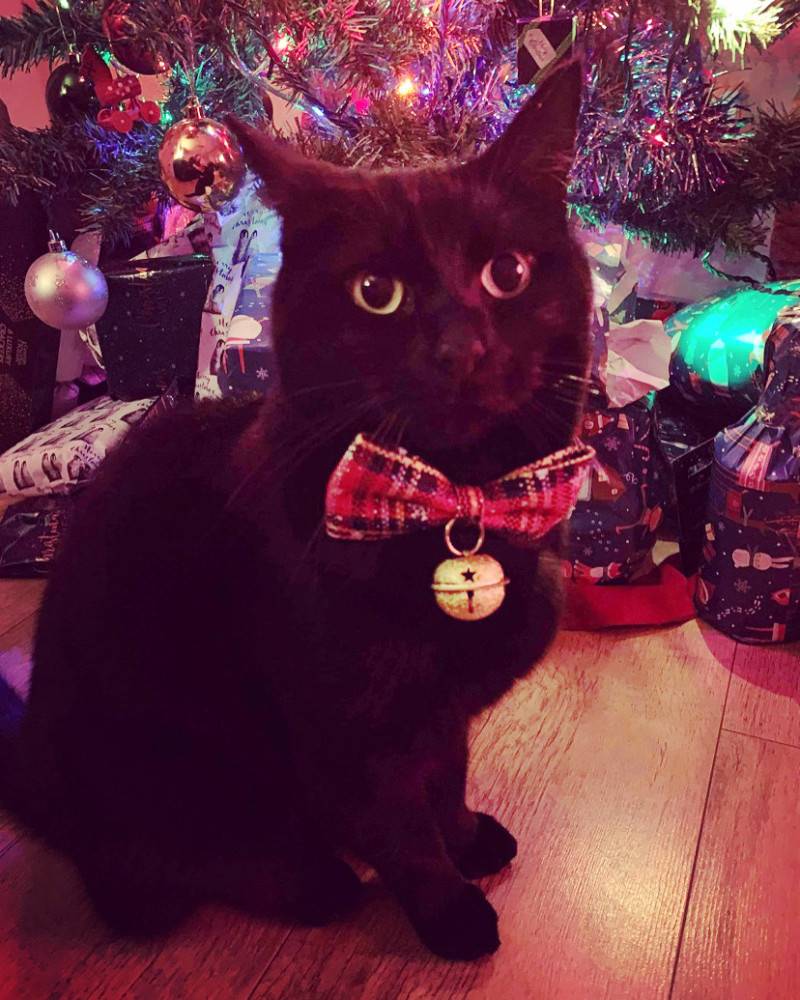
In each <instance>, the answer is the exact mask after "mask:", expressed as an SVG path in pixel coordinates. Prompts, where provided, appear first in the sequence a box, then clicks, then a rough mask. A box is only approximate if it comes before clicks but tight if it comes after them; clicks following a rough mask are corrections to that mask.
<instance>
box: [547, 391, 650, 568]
mask: <svg viewBox="0 0 800 1000" xmlns="http://www.w3.org/2000/svg"><path fill="white" fill-rule="evenodd" d="M581 437H582V439H583V440H584V441H586V443H587V444H590V445H591V446H592V447H593V448H594V449H595V452H596V456H595V460H594V462H593V464H592V470H591V473H590V475H589V476H587V477H586V481H585V483H584V487H583V490H582V492H581V494H580V495H579V497H578V502H577V504H576V506H575V510H574V512H573V515H572V518H571V519H570V551H569V558H568V559H567V560H565V561H564V564H563V570H564V575H565V576H566V577H568V578H569V579H572V580H574V581H576V582H581V583H598V584H614V583H627V582H629V581H630V580H632V579H635V578H636V577H638V576H641V575H643V574H644V573H646V572H647V570H648V569H649V568H650V567H651V565H652V558H651V557H652V550H653V546H654V545H655V542H656V537H657V531H658V526H659V524H660V522H661V517H662V513H663V507H664V493H663V479H662V475H661V467H660V463H659V461H658V455H657V452H656V450H655V448H654V439H653V416H652V412H651V410H650V407H649V406H648V403H647V401H646V400H644V399H641V400H638V401H637V402H635V403H629V404H628V405H626V406H624V407H621V408H610V407H609V408H604V409H590V410H589V411H587V413H586V414H585V415H584V419H583V426H582V430H581Z"/></svg>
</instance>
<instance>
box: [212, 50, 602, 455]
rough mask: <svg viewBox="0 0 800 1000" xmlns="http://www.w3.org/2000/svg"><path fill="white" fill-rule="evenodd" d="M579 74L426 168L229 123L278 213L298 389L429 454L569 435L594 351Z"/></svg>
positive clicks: (307, 401)
mask: <svg viewBox="0 0 800 1000" xmlns="http://www.w3.org/2000/svg"><path fill="white" fill-rule="evenodd" d="M580 87H581V71H580V67H579V65H577V64H573V65H570V66H568V67H567V68H565V69H563V70H561V71H559V72H557V73H555V74H553V75H552V76H551V77H550V79H549V80H547V81H546V82H545V83H544V84H543V85H542V86H541V87H540V88H539V90H538V91H537V92H536V94H535V95H534V96H533V97H532V98H531V99H530V100H529V101H528V103H527V104H526V105H525V107H523V109H522V110H521V111H520V112H519V114H518V115H517V117H516V118H515V120H514V121H513V122H512V123H511V125H510V126H509V127H508V129H507V130H506V132H505V134H504V135H503V136H502V137H501V138H500V139H499V140H497V141H496V142H495V143H494V144H493V145H492V146H490V147H489V148H488V149H487V150H486V151H485V152H484V153H483V154H482V155H481V156H479V157H478V158H476V159H475V160H473V161H471V162H469V163H466V164H463V165H453V166H444V167H441V168H431V169H421V170H413V171H390V172H368V171H359V170H350V169H344V168H339V167H334V166H332V165H330V164H325V163H319V162H316V161H313V160H310V159H307V158H305V157H303V156H302V155H300V153H298V152H297V151H296V150H294V149H293V148H291V147H290V146H287V145H285V144H281V143H279V142H276V141H275V140H273V139H271V138H269V137H267V136H265V135H263V134H262V133H260V132H258V131H256V130H255V129H252V128H249V127H247V126H243V125H241V124H238V123H232V125H233V127H234V129H235V131H236V132H237V133H238V135H239V137H240V138H241V140H242V143H243V145H244V148H245V152H246V156H247V159H248V161H249V164H250V166H251V167H252V168H253V169H254V170H255V171H257V172H258V174H259V175H260V176H261V178H262V180H263V197H264V199H265V200H266V201H267V202H268V203H269V204H271V205H273V206H274V207H275V208H276V209H277V210H278V212H279V213H280V215H281V216H282V219H283V238H282V247H283V266H282V269H281V272H280V275H279V277H278V280H277V284H276V287H275V296H274V306H273V310H274V311H273V324H274V335H275V341H276V348H277V351H278V358H279V366H280V374H281V382H282V386H283V390H284V393H285V395H286V396H287V398H288V399H289V400H293V401H294V403H293V405H296V406H298V407H303V408H304V409H306V410H307V411H308V412H309V413H311V414H313V415H318V414H319V413H320V410H321V409H327V410H330V409H331V408H335V409H338V410H339V411H340V412H341V413H342V414H343V418H344V416H346V413H347V411H348V408H352V411H353V413H354V414H358V416H354V427H356V428H357V429H359V430H363V431H365V432H376V431H380V430H381V429H383V430H384V432H386V433H387V436H388V437H391V435H392V434H396V433H398V431H399V429H401V428H402V429H404V436H403V443H404V444H406V445H407V446H408V447H409V448H413V449H416V450H420V451H422V452H423V454H426V455H428V456H433V455H434V454H438V453H440V452H443V451H444V452H447V451H448V450H462V451H463V450H465V449H467V450H475V449H476V448H481V447H487V446H488V444H489V443H490V442H493V443H494V444H496V443H497V442H499V441H501V440H502V441H505V442H508V441H509V440H511V439H516V438H518V439H519V440H520V442H521V450H522V451H524V452H525V455H524V457H525V458H526V460H527V459H529V458H532V457H534V456H535V454H536V453H539V454H544V453H546V452H548V451H551V450H554V449H555V448H558V447H561V446H562V445H564V444H565V443H566V442H567V440H568V439H569V437H570V435H571V433H572V431H573V429H574V425H575V421H576V419H577V415H578V411H579V408H580V405H581V401H582V389H583V382H584V376H585V372H586V365H587V358H588V316H589V302H590V297H589V277H588V269H587V266H586V263H585V260H584V258H583V256H582V253H581V251H580V250H579V249H578V247H577V246H576V244H575V243H574V242H573V240H572V238H571V236H570V234H569V231H568V226H567V212H566V206H565V191H566V183H567V172H568V170H569V166H570V163H571V160H572V153H573V146H574V141H575V129H576V120H577V116H578V109H579V105H580ZM360 406H363V413H362V412H360V411H359V407H360ZM494 444H493V445H492V446H494Z"/></svg>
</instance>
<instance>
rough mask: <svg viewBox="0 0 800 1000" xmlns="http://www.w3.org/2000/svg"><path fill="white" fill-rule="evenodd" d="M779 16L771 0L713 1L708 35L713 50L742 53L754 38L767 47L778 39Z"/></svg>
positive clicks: (775, 5)
mask: <svg viewBox="0 0 800 1000" xmlns="http://www.w3.org/2000/svg"><path fill="white" fill-rule="evenodd" d="M781 14H782V9H781V5H780V4H779V3H775V2H773V0H713V2H712V5H711V20H710V22H709V26H708V35H709V38H710V39H711V42H712V44H713V46H714V47H715V48H717V49H720V48H726V49H728V50H729V51H730V52H732V53H734V54H742V53H743V52H744V49H745V46H746V45H747V43H748V42H750V41H752V39H754V38H755V39H757V40H758V41H759V42H761V44H762V45H769V43H770V42H772V41H774V40H775V39H776V38H777V37H778V35H779V34H780V31H781V28H780V23H781Z"/></svg>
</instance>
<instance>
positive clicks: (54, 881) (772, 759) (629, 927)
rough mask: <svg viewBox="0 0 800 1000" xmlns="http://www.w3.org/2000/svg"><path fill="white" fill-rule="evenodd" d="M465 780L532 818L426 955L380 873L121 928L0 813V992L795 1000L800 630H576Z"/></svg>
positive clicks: (25, 641)
mask: <svg viewBox="0 0 800 1000" xmlns="http://www.w3.org/2000/svg"><path fill="white" fill-rule="evenodd" d="M39 594H40V585H39V584H38V583H36V582H30V581H0V672H1V673H2V674H3V675H4V676H6V677H7V678H9V679H11V680H12V682H13V683H15V684H16V685H18V686H20V687H23V686H24V684H25V678H26V675H27V670H28V658H29V650H30V640H31V631H32V625H33V621H34V614H35V609H36V605H37V601H38V599H39ZM472 787H473V792H472V801H473V804H474V805H475V806H477V807H480V808H482V809H484V810H487V811H491V812H493V813H495V814H496V815H497V816H499V817H500V818H501V819H502V820H503V822H504V823H506V824H507V825H508V826H509V827H510V828H511V829H512V830H513V831H514V833H516V835H517V837H518V838H519V841H520V854H519V858H518V859H517V861H516V862H515V864H514V865H513V867H512V869H511V870H509V871H508V872H506V873H505V874H504V875H502V876H499V877H497V878H494V879H489V880H487V882H486V889H487V891H488V894H489V896H490V898H491V900H492V902H493V903H494V905H495V906H496V908H497V909H498V911H499V913H500V921H501V934H502V939H503V944H502V947H501V949H500V951H499V952H498V953H497V954H496V955H495V956H494V957H493V958H491V959H488V960H485V961H483V962H481V963H478V964H473V965H449V964H447V963H445V962H442V961H439V960H436V959H433V958H431V957H430V956H428V955H427V954H426V953H425V952H424V951H423V950H422V948H421V947H420V945H419V944H418V943H417V941H416V939H415V937H414V936H413V934H412V932H411V931H410V930H409V928H408V926H407V925H406V923H405V921H404V920H403V918H402V917H401V915H400V913H399V911H398V910H397V908H396V907H395V906H394V905H393V904H392V902H391V900H389V899H388V898H387V897H386V896H385V895H384V893H383V892H382V890H381V888H380V886H379V885H375V884H373V885H371V886H370V891H369V892H368V894H367V900H366V902H365V905H364V906H363V908H362V909H361V911H360V913H359V914H358V915H357V916H356V917H355V918H354V919H352V920H351V921H350V922H348V923H346V924H342V925H339V926H336V927H332V928H330V929H324V930H314V931H306V930H289V929H288V928H286V927H282V926H276V925H268V924H267V925H265V924H259V923H257V922H255V921H248V920H245V919H242V918H241V917H240V916H238V915H236V914H233V913H231V912H228V911H225V910H222V909H219V910H211V909H209V910H207V911H204V912H203V913H200V914H198V915H197V917H196V918H195V919H194V921H193V922H192V923H191V925H190V926H187V927H186V928H185V929H184V930H182V931H181V932H180V934H179V935H177V936H175V937H174V938H172V939H170V940H168V941H166V942H164V943H160V944H154V945H149V946H133V945H130V944H128V943H124V942H119V941H115V940H112V939H110V938H109V936H108V934H107V933H106V932H105V931H104V930H103V929H102V928H101V927H100V926H98V924H97V923H96V922H95V920H94V919H93V918H92V916H91V914H90V913H89V912H88V910H87V906H86V904H85V902H84V900H83V898H82V896H81V892H80V889H79V887H78V886H77V884H76V882H75V880H74V878H73V876H72V873H71V872H70V871H69V869H68V868H67V867H66V866H65V865H64V864H63V863H62V862H61V861H60V860H59V859H58V858H55V857H53V856H52V855H50V854H49V853H47V852H46V851H44V850H43V849H42V848H41V847H40V846H38V845H37V844H34V843H32V842H29V841H26V840H25V839H24V838H20V837H18V836H17V834H16V832H15V831H14V829H13V827H12V826H11V825H10V824H8V823H7V822H6V823H5V824H4V822H3V818H2V816H0V998H2V1000H5V998H14V1000H23V998H36V1000H39V998H73V997H74V998H79V997H80V998H90V997H91V998H101V997H105V998H112V1000H117V998H123V997H136V998H158V1000H160V998H173V997H191V998H201V1000H225V998H229V997H231V998H251V997H252V998H270V1000H284V998H285V1000H307V998H308V1000H310V998H347V1000H355V998H371V1000H394V998H404V1000H427V998H448V997H453V998H462V997H469V998H471V1000H474V998H484V997H486V998H497V1000H584V998H585V1000H601V998H607V1000H624V998H630V1000H650V998H657V997H664V998H666V997H674V998H675V1000H688V998H696V1000H797V998H798V996H800V946H799V942H800V794H798V792H799V791H800V650H799V649H798V648H797V647H796V646H795V647H784V648H780V647H773V648H766V649H765V648H753V647H737V646H736V645H735V644H734V643H733V642H730V641H728V640H727V639H725V638H723V637H722V636H721V635H719V634H718V633H716V632H714V631H712V630H711V629H707V628H705V627H703V626H701V625H698V623H696V622H691V623H689V624H687V625H684V626H680V627H677V628H670V629H665V630H663V631H659V632H649V633H647V632H640V633H637V632H625V633H617V634H606V635H598V634H587V633H577V632H575V633H563V634H562V635H561V637H560V639H559V640H558V642H557V644H556V646H555V648H554V650H553V651H552V652H551V654H550V656H549V657H548V659H547V661H546V662H545V663H544V664H543V665H541V666H540V667H539V669H538V670H537V671H536V672H535V673H534V674H533V675H532V676H531V677H530V678H529V679H528V680H527V681H525V682H524V683H522V684H520V685H519V686H518V687H517V688H516V689H515V690H514V691H513V692H512V694H511V695H510V696H509V697H508V698H507V699H506V700H505V701H504V702H502V703H501V704H500V705H498V706H497V707H496V708H495V709H493V710H492V712H490V713H489V714H488V715H487V716H486V717H485V718H482V719H480V720H479V722H478V724H477V725H476V727H475V730H474V739H473V773H472Z"/></svg>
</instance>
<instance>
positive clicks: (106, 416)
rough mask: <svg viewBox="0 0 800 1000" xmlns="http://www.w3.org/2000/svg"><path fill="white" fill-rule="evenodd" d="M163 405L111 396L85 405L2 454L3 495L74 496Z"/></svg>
mask: <svg viewBox="0 0 800 1000" xmlns="http://www.w3.org/2000/svg"><path fill="white" fill-rule="evenodd" d="M157 405H160V400H159V399H156V400H153V399H137V400H135V401H134V402H130V403H123V402H119V401H118V400H114V399H109V397H108V396H101V397H99V398H98V399H93V400H92V401H91V402H89V403H84V405H83V406H79V407H78V408H77V409H75V410H72V411H71V412H70V413H68V414H66V416H64V417H62V418H61V419H60V420H56V421H54V422H53V423H52V424H48V425H47V427H44V428H42V430H40V431H37V432H36V433H35V434H31V435H30V436H29V437H27V438H25V439H24V441H20V442H19V443H18V444H16V445H15V446H14V447H13V448H11V449H10V450H9V451H7V452H5V454H3V455H0V494H4V493H7V494H9V495H10V496H41V495H44V494H48V493H68V492H71V491H72V490H74V489H76V488H77V487H78V486H80V485H82V484H83V483H85V482H86V481H87V480H88V479H89V478H91V476H92V473H93V472H94V470H95V469H96V468H97V466H98V465H99V464H100V463H101V462H102V461H103V459H104V458H105V457H106V454H107V453H108V452H109V451H110V450H111V448H113V447H115V446H116V445H117V444H118V443H119V442H120V441H121V440H122V438H123V437H124V436H125V435H126V434H127V433H128V431H129V430H130V429H131V427H133V426H134V425H135V424H137V423H139V422H140V421H141V420H142V419H143V418H144V417H145V415H146V414H147V413H148V411H150V410H152V409H153V407H154V406H157Z"/></svg>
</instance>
